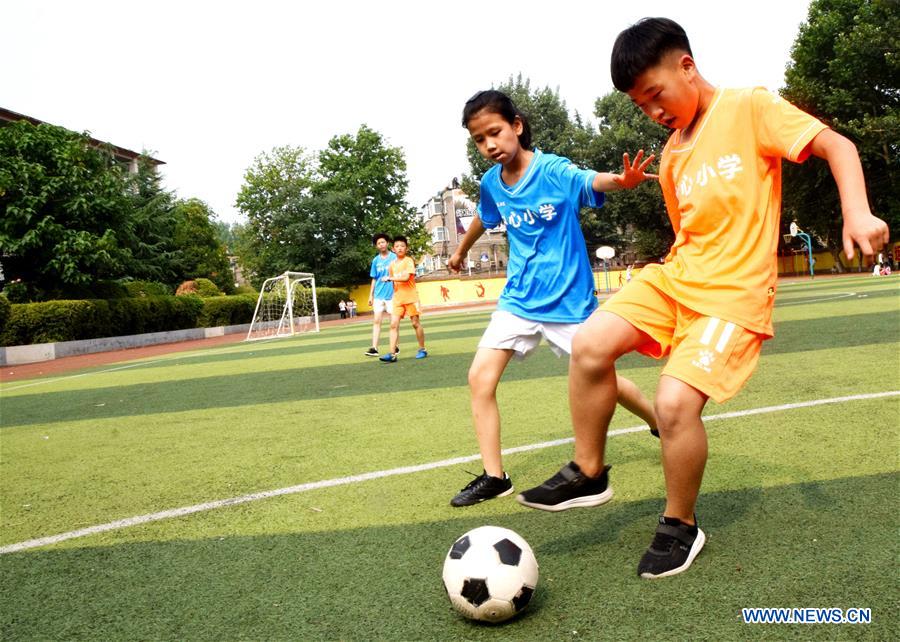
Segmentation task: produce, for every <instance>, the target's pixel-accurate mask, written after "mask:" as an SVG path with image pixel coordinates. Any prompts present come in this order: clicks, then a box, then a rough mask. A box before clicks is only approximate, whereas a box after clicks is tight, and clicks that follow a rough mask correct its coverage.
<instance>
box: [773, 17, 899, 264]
mask: <svg viewBox="0 0 900 642" xmlns="http://www.w3.org/2000/svg"><path fill="white" fill-rule="evenodd" d="M898 51H900V12H898V11H897V3H896V1H894V0H813V2H812V3H811V4H810V8H809V15H808V18H807V21H806V23H805V24H803V25H802V26H801V27H800V32H799V34H798V36H797V39H796V40H795V42H794V46H793V48H792V50H791V62H790V64H789V65H788V68H787V71H786V80H787V83H786V85H785V87H784V89H783V90H782V92H781V93H782V95H783V96H784V97H785V98H786V99H788V100H790V101H791V102H792V103H794V104H796V105H797V106H798V107H800V108H801V109H803V110H805V111H807V112H809V113H811V114H813V115H814V116H816V117H818V118H819V119H821V120H822V121H824V122H825V123H826V124H828V125H829V126H830V127H831V128H832V129H834V130H835V131H837V132H839V133H841V134H843V135H844V136H846V137H847V138H849V139H850V140H852V141H853V142H854V143H855V144H856V146H857V149H858V151H859V155H860V159H861V160H862V164H863V169H864V171H865V174H866V184H867V188H868V193H869V199H870V202H871V207H872V211H873V212H874V213H875V214H876V216H879V217H881V218H883V219H885V220H886V221H887V223H888V225H889V226H890V229H891V233H892V236H896V234H897V232H898V231H900V177H898V173H897V156H898V154H900V111H898V103H900V55H898V53H897V52H898ZM783 203H784V213H785V216H784V217H783V221H784V222H783V226H784V227H785V228H786V227H787V225H788V224H789V222H790V221H791V220H796V221H797V222H798V223H799V225H800V227H801V228H804V229H806V230H807V231H809V232H812V233H814V234H815V235H816V236H817V237H818V238H819V239H821V240H822V241H823V242H824V243H825V244H826V245H827V246H828V247H829V249H830V250H831V252H832V254H833V255H834V256H835V259H836V260H835V262H836V264H837V265H839V266H840V265H841V263H840V260H839V256H838V255H839V253H840V251H841V228H842V225H843V224H842V218H841V212H840V200H839V197H838V194H837V189H836V187H835V183H834V179H833V178H832V177H831V173H830V171H829V168H828V166H827V164H826V163H823V162H816V161H811V162H807V163H804V164H802V165H796V164H794V163H788V164H786V166H785V171H784V190H783Z"/></svg>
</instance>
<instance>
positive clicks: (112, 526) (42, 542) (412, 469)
mask: <svg viewBox="0 0 900 642" xmlns="http://www.w3.org/2000/svg"><path fill="white" fill-rule="evenodd" d="M898 395H900V390H889V391H886V392H875V393H869V394H860V395H848V396H846V397H833V398H831V399H814V400H812V401H801V402H797V403H787V404H781V405H778V406H765V407H762V408H751V409H749V410H737V411H735V412H724V413H720V414H718V415H708V416H705V417H703V421H704V422H710V421H720V420H723V419H736V418H738V417H749V416H751V415H762V414H767V413H771V412H782V411H785V410H795V409H798V408H811V407H813V406H823V405H826V404H839V403H847V402H850V401H863V400H867V399H882V398H886V397H896V396H898ZM646 430H647V426H646V425H641V426H631V427H630V428H619V429H617V430H610V431H609V436H610V437H615V436H618V435H626V434H629V433H635V432H644V431H646ZM573 441H574V439H573V438H572V437H567V438H565V439H555V440H553V441H543V442H540V443H536V444H529V445H527V446H517V447H515V448H507V449H505V450H504V451H503V454H504V455H511V454H514V453H522V452H528V451H532V450H541V449H543V448H552V447H555V446H563V445H565V444H569V443H572V442H573ZM480 457H481V455H467V456H465V457H454V458H453V459H443V460H441V461H433V462H430V463H426V464H418V465H415V466H402V467H400V468H391V469H389V470H378V471H374V472H371V473H363V474H361V475H350V476H348V477H338V478H335V479H324V480H322V481H316V482H309V483H306V484H298V485H297V486H288V487H287V488H277V489H275V490H267V491H263V492H259V493H250V494H249V495H241V496H239V497H231V498H229V499H219V500H216V501H212V502H206V503H204V504H195V505H193V506H184V507H182V508H173V509H170V510H164V511H160V512H158V513H150V514H148V515H138V516H136V517H128V518H126V519H119V520H116V521H114V522H108V523H106V524H98V525H96V526H89V527H87V528H80V529H78V530H75V531H69V532H68V533H60V534H59V535H50V536H48V537H40V538H38V539H30V540H26V541H24V542H19V543H17V544H7V545H6V546H2V547H0V555H3V554H6V553H15V552H18V551H24V550H27V549H30V548H38V547H40V546H49V545H50V544H58V543H59V542H64V541H66V540H69V539H76V538H78V537H87V536H88V535H96V534H98V533H105V532H107V531H112V530H117V529H120V528H128V527H129V526H138V525H140V524H147V523H149V522H156V521H159V520H163V519H171V518H173V517H183V516H184V515H191V514H193V513H200V512H203V511H208V510H215V509H217V508H225V507H227V506H236V505H238V504H246V503H247V502H255V501H259V500H261V499H268V498H270V497H279V496H281V495H294V494H296V493H305V492H307V491H310V490H319V489H322V488H331V487H332V486H344V485H347V484H357V483H360V482H365V481H369V480H372V479H382V478H385V477H394V476H396V475H408V474H411V473H419V472H424V471H428V470H435V469H437V468H446V467H448V466H455V465H457V464H464V463H467V462H470V461H476V460H478V459H480Z"/></svg>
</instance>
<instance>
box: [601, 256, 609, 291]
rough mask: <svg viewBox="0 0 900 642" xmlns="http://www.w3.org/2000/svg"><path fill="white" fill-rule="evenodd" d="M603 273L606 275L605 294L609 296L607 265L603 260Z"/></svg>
mask: <svg viewBox="0 0 900 642" xmlns="http://www.w3.org/2000/svg"><path fill="white" fill-rule="evenodd" d="M603 273H604V274H605V275H606V293H607V294H609V292H610V289H609V264H608V263H607V261H606V259H603Z"/></svg>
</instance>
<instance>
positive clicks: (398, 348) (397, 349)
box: [394, 346, 400, 354]
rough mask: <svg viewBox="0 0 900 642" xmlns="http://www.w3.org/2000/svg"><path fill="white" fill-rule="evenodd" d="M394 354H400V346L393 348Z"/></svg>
mask: <svg viewBox="0 0 900 642" xmlns="http://www.w3.org/2000/svg"><path fill="white" fill-rule="evenodd" d="M394 354H400V346H397V347H396V348H394Z"/></svg>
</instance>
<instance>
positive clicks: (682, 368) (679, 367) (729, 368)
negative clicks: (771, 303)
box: [601, 279, 764, 403]
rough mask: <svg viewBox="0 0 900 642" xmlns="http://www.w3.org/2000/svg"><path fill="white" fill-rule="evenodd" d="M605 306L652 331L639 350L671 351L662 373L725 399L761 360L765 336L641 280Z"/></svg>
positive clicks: (659, 353)
mask: <svg viewBox="0 0 900 642" xmlns="http://www.w3.org/2000/svg"><path fill="white" fill-rule="evenodd" d="M601 309H602V310H605V311H607V312H612V313H613V314H615V315H616V316H619V317H622V318H623V319H625V320H626V321H628V323H630V324H631V325H633V326H634V327H636V328H637V329H638V330H641V331H642V332H644V333H646V334H647V335H649V340H648V341H647V342H646V343H644V344H643V345H640V346H638V348H637V351H638V352H640V353H641V354H645V355H647V356H649V357H653V358H655V359H661V358H663V357H665V356H666V355H669V361H668V363H667V364H666V365H665V367H664V368H663V371H662V374H664V375H668V376H670V377H674V378H675V379H678V380H679V381H683V382H684V383H686V384H688V385H689V386H692V387H694V388H696V389H697V390H699V391H700V392H702V393H703V394H705V395H708V396H709V397H712V398H713V399H715V400H716V401H717V402H719V403H722V402H723V401H726V400H728V399H730V398H731V397H733V396H734V395H735V394H737V392H738V391H739V390H740V389H741V388H742V387H743V385H744V384H745V383H746V382H747V380H748V379H749V378H750V375H752V374H753V371H754V370H755V369H756V364H757V362H758V361H759V351H760V348H761V347H762V342H763V339H764V336H763V335H761V334H758V333H756V332H751V331H750V330H746V329H744V328H742V327H741V326H739V325H735V324H734V323H731V322H730V321H725V320H723V319H717V318H715V317H707V316H703V315H702V314H700V313H699V312H695V311H694V310H691V309H690V308H686V307H685V306H683V305H681V304H680V303H678V301H675V300H674V299H672V298H671V297H670V296H668V295H667V294H664V293H663V292H661V291H660V290H657V289H656V288H655V287H653V286H652V285H650V284H649V283H647V282H645V281H641V280H640V279H638V280H636V281H632V282H631V283H629V284H628V285H627V286H626V287H624V288H623V289H621V290H619V292H617V293H616V294H615V296H613V297H612V298H611V299H609V300H608V301H607V302H606V303H604V304H603V306H602V307H601Z"/></svg>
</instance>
